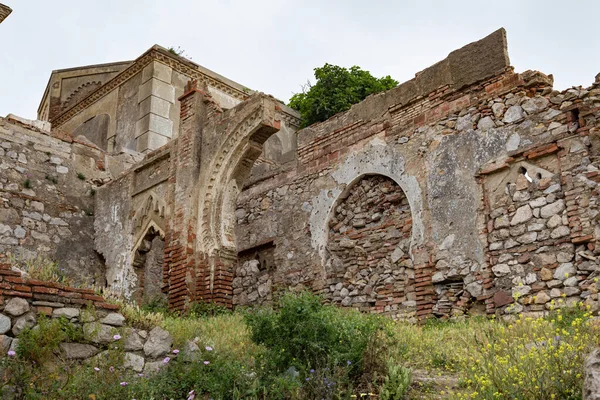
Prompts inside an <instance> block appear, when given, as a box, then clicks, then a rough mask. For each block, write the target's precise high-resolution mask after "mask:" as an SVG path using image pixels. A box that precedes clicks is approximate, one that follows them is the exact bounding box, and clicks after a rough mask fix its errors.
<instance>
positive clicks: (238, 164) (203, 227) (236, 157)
mask: <svg viewBox="0 0 600 400" xmlns="http://www.w3.org/2000/svg"><path fill="white" fill-rule="evenodd" d="M179 101H180V102H181V107H180V110H181V111H180V113H181V118H180V121H181V122H180V125H179V135H178V137H177V138H176V139H175V141H174V142H173V144H172V147H171V148H172V150H171V151H172V152H171V172H170V174H171V175H170V178H169V179H170V182H173V185H172V187H171V189H170V190H171V195H170V199H169V207H170V210H171V211H170V213H171V215H172V217H171V218H169V219H168V225H167V230H166V233H167V235H166V237H167V243H166V247H165V277H166V283H167V285H168V293H169V307H170V308H173V309H182V308H185V307H186V306H187V305H188V304H189V303H191V302H194V301H198V300H204V301H213V302H217V303H221V304H223V305H227V306H231V305H232V298H233V289H232V284H231V283H232V280H233V271H234V266H235V263H236V260H237V248H236V243H235V238H234V228H235V219H234V216H235V203H236V199H237V196H238V194H239V192H240V190H241V188H242V184H243V182H244V180H245V179H246V178H247V177H248V176H249V174H250V171H251V168H252V165H253V164H254V162H255V161H256V159H257V158H258V157H259V156H260V154H261V153H262V150H263V144H264V142H265V141H266V140H267V139H268V138H269V137H270V136H271V135H273V134H274V133H276V132H277V131H278V130H279V129H280V127H281V123H280V120H279V117H278V113H279V112H280V108H279V106H278V105H277V104H279V103H277V102H276V101H275V100H274V99H273V98H271V97H268V96H265V95H264V94H260V93H257V94H254V95H252V96H251V97H250V98H248V100H246V101H244V102H242V103H240V104H238V105H237V106H235V107H233V108H231V109H229V110H227V111H223V110H222V109H221V108H220V107H219V105H218V104H217V103H216V102H215V101H214V100H213V99H212V97H211V96H210V94H209V92H208V90H207V88H206V87H205V85H204V86H202V85H199V84H198V82H195V81H190V82H189V83H188V85H186V88H185V93H184V94H183V95H182V96H181V97H180V98H179Z"/></svg>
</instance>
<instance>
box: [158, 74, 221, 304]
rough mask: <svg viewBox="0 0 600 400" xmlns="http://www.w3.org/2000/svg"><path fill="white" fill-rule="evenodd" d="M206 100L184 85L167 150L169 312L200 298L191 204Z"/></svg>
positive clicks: (198, 257) (199, 264)
mask: <svg viewBox="0 0 600 400" xmlns="http://www.w3.org/2000/svg"><path fill="white" fill-rule="evenodd" d="M208 97H209V96H208V95H207V93H206V92H205V91H203V90H201V89H199V88H198V85H197V82H196V81H190V82H189V83H188V84H187V85H186V88H185V92H184V94H183V95H182V96H181V97H180V98H179V101H180V103H181V104H180V105H181V112H180V126H179V136H178V137H177V139H175V140H174V141H173V147H172V149H171V167H170V168H171V169H170V177H169V184H170V188H171V192H170V194H169V199H168V206H169V207H171V211H172V212H171V220H170V221H169V223H168V226H167V232H166V235H165V236H166V237H165V259H164V267H163V268H164V270H163V278H164V279H165V285H164V286H163V288H164V289H163V290H164V291H165V292H167V293H168V299H169V308H171V309H176V310H181V309H183V308H184V307H185V305H186V303H189V302H193V301H196V300H197V299H198V297H199V296H198V295H200V297H202V295H203V294H204V293H202V292H200V293H197V290H196V282H197V277H196V275H197V273H198V269H200V271H204V270H205V268H204V267H205V266H206V265H205V263H203V260H204V259H205V258H206V256H205V255H203V254H196V251H195V245H196V227H197V207H196V205H195V204H194V201H196V200H197V198H198V193H197V190H198V178H199V175H200V159H199V158H200V151H201V145H202V130H203V127H204V125H205V124H206V121H207V119H208V115H209V113H210V112H211V111H210V110H209V107H207V106H206V103H207V101H206V99H207V98H208ZM201 274H203V272H201Z"/></svg>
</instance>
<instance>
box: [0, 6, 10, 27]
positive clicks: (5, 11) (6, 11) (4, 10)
mask: <svg viewBox="0 0 600 400" xmlns="http://www.w3.org/2000/svg"><path fill="white" fill-rule="evenodd" d="M11 12H12V9H11V8H10V7H8V6H5V5H4V4H2V3H0V24H1V23H2V21H4V20H5V19H6V17H8V16H9V15H10V13H11Z"/></svg>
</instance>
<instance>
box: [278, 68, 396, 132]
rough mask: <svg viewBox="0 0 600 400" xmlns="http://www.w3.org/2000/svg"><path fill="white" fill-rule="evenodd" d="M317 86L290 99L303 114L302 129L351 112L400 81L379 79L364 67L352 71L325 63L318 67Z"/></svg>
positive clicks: (304, 89)
mask: <svg viewBox="0 0 600 400" xmlns="http://www.w3.org/2000/svg"><path fill="white" fill-rule="evenodd" d="M314 71H315V78H316V83H315V84H314V85H311V84H310V83H308V84H307V87H304V88H303V91H302V92H301V93H296V94H295V95H293V96H292V97H291V99H290V102H289V106H290V107H291V108H293V109H294V110H296V111H298V112H300V114H301V116H302V126H303V127H305V126H308V125H311V124H314V123H315V122H321V121H325V120H327V119H328V118H331V117H332V116H334V115H335V114H337V113H340V112H343V111H346V110H348V109H349V108H350V107H351V106H352V105H353V104H356V103H359V102H360V101H362V100H364V99H365V98H366V97H367V96H369V95H371V94H374V93H379V92H383V91H384V90H389V89H391V88H393V87H395V86H397V85H398V82H397V81H395V80H394V79H392V78H391V77H390V76H389V75H388V76H385V77H383V78H375V77H374V76H373V75H371V73H370V72H369V71H364V70H362V69H361V68H360V67H357V66H353V67H350V69H348V68H344V67H340V66H337V65H331V64H325V65H323V66H322V67H320V68H315V70H314Z"/></svg>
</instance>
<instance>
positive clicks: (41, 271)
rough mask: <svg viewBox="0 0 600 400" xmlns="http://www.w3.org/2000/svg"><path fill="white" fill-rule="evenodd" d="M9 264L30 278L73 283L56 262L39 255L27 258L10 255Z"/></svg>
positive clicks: (65, 283)
mask: <svg viewBox="0 0 600 400" xmlns="http://www.w3.org/2000/svg"><path fill="white" fill-rule="evenodd" d="M10 264H11V265H14V266H16V267H17V268H19V269H20V270H21V271H23V272H25V274H26V275H27V276H28V277H30V278H32V279H38V280H40V281H49V282H57V283H62V284H64V285H67V286H74V285H75V284H74V282H73V281H72V280H71V279H70V278H69V277H68V276H67V273H66V271H65V270H64V269H62V268H61V267H60V266H59V265H58V263H57V262H55V261H53V260H50V259H48V258H45V257H42V256H40V255H38V256H36V257H29V258H25V257H17V256H14V255H11V256H10Z"/></svg>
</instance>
